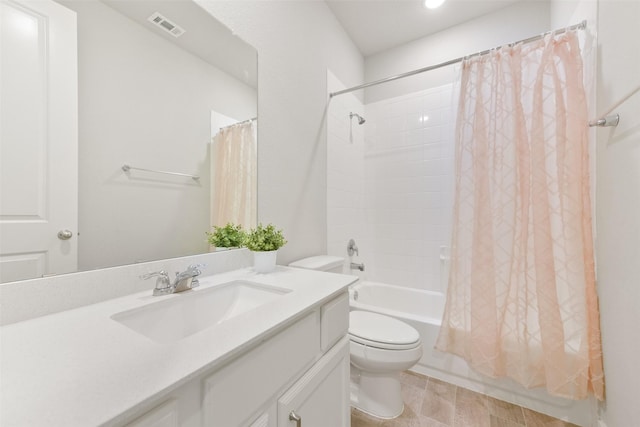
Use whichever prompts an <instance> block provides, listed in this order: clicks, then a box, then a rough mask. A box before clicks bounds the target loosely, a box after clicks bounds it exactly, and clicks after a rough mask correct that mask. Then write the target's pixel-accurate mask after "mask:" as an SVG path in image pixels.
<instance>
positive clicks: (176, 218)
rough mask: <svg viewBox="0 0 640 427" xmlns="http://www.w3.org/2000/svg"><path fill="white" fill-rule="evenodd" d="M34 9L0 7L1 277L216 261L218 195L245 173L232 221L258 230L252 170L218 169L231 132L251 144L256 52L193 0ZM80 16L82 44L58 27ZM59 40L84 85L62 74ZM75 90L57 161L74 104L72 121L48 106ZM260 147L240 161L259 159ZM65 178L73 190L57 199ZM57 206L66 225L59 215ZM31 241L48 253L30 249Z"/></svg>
mask: <svg viewBox="0 0 640 427" xmlns="http://www.w3.org/2000/svg"><path fill="white" fill-rule="evenodd" d="M34 3H39V4H40V5H42V4H44V3H45V2H42V1H39V2H31V1H29V0H8V1H3V2H2V8H3V9H2V38H3V52H2V56H3V58H2V62H3V64H7V63H10V64H14V65H13V68H12V69H11V70H9V71H6V70H5V69H4V68H3V70H2V109H1V110H2V129H3V130H2V165H1V166H2V171H1V172H0V173H1V174H2V176H1V177H0V178H1V180H2V188H1V193H0V196H1V200H0V202H1V203H0V227H2V228H1V229H0V232H2V243H1V247H0V262H1V263H2V265H1V266H0V281H1V282H8V281H15V280H21V279H29V278H34V277H41V276H46V275H49V274H60V273H64V272H72V271H82V270H91V269H96V268H104V267H112V266H118V265H125V264H132V263H137V262H144V261H151V260H158V259H165V258H172V257H178V256H187V255H193V254H198V253H203V252H208V251H209V250H210V247H209V243H208V242H207V236H206V235H205V232H207V231H210V230H211V226H212V225H214V224H216V222H222V221H226V220H228V219H232V217H228V216H224V215H227V214H226V213H224V212H226V211H225V209H223V208H221V207H220V206H221V204H223V203H225V201H224V200H225V199H222V198H220V197H218V196H219V194H217V193H216V191H218V193H219V192H220V190H219V189H217V186H220V185H221V184H222V183H223V182H227V181H228V182H236V183H237V181H238V179H239V178H238V176H237V175H238V174H237V173H235V172H237V170H238V169H243V170H244V169H248V170H253V172H252V173H253V175H249V177H248V178H247V179H249V180H251V181H252V185H253V187H251V190H247V188H248V187H246V185H247V184H246V183H242V185H243V186H244V187H242V188H243V189H242V190H241V193H243V194H247V193H249V196H250V197H248V198H247V200H244V201H242V202H241V203H236V205H235V207H234V209H235V214H234V215H241V214H244V213H245V212H244V211H248V214H247V215H243V220H242V221H243V222H245V225H252V224H250V222H251V221H255V218H256V215H257V214H256V200H255V199H256V198H255V192H256V186H257V184H256V180H257V177H256V176H255V169H256V167H255V164H254V165H252V166H251V167H249V166H246V165H241V166H238V167H236V166H234V164H233V163H231V164H230V163H229V162H228V161H227V162H226V163H225V162H222V163H223V164H225V165H226V167H227V169H226V172H224V173H234V177H233V179H226V178H225V176H224V174H221V169H220V167H219V166H216V163H221V162H220V159H221V158H222V157H224V156H225V155H226V156H227V157H228V158H231V157H234V156H235V154H230V155H229V154H224V153H226V151H224V150H220V149H217V148H216V144H219V145H221V144H222V143H223V142H225V143H226V144H227V145H229V144H233V143H234V142H236V141H237V140H238V139H237V138H236V137H235V136H234V135H231V136H229V135H230V134H231V133H230V132H227V131H229V130H231V129H235V128H243V127H244V128H245V130H246V127H247V126H248V127H249V129H250V131H249V133H250V134H251V135H253V136H254V137H255V136H256V126H257V120H256V117H257V103H256V99H257V52H256V51H255V49H253V48H252V47H251V46H249V45H248V44H246V43H245V42H244V41H242V40H240V39H239V38H238V37H236V36H235V35H233V34H232V33H231V32H230V30H229V29H227V28H226V27H225V26H223V25H222V24H221V23H220V22H218V21H217V20H216V19H215V18H214V17H212V16H211V15H210V14H209V13H208V12H206V11H204V10H203V9H202V8H201V7H199V6H198V5H197V4H196V3H194V2H192V1H190V0H175V1H167V0H159V1H154V0H144V1H142V0H137V1H136V0H83V1H77V0H56V1H55V2H54V1H51V2H50V3H51V5H52V8H51V12H50V11H49V9H47V10H46V11H45V12H42V11H41V10H35V9H34V8H35V7H36V6H35V5H34ZM38 7H40V6H38ZM47 7H48V6H47ZM58 8H60V9H61V10H58ZM69 10H70V11H72V12H70V13H69ZM45 13H46V14H47V16H46V19H40V17H41V16H42V15H43V14H45ZM49 13H51V15H49ZM58 13H60V14H61V15H62V18H61V19H63V20H62V21H61V22H62V24H60V25H57V24H56V22H57V21H56V20H57V19H58V18H57V15H56V14H58ZM74 15H75V17H76V19H77V35H76V34H74V35H71V34H68V33H70V31H69V27H70V26H72V25H69V24H68V23H65V21H64V19H65V17H69V16H74ZM63 40H68V44H69V46H67V52H71V53H70V54H69V55H70V56H73V55H75V54H76V53H77V76H75V75H74V68H73V66H71V67H69V68H68V70H67V69H64V68H62V71H56V70H57V69H56V67H58V66H59V64H58V63H54V62H55V61H59V60H61V59H60V58H66V55H67V54H65V53H63V54H59V53H57V51H56V50H55V49H58V48H60V47H61V46H58V45H60V44H61V42H62V41H63ZM65 43H66V42H65ZM74 43H77V47H76V46H74ZM48 58H54V59H53V61H54V62H52V63H51V64H49V63H46V61H47V60H48ZM66 59H69V58H66ZM71 62H73V61H71ZM3 67H4V65H3ZM20 67H22V68H20ZM56 73H58V74H60V75H61V76H63V80H65V79H66V82H65V81H63V82H62V83H60V84H58V83H57V81H56V80H55V78H56V76H55V74H56ZM67 85H68V87H69V90H67ZM73 85H75V87H77V109H76V110H75V112H76V125H75V126H76V127H75V128H76V129H77V133H78V135H77V148H76V149H73V148H72V149H71V150H69V151H68V152H63V150H58V149H57V148H55V146H54V145H53V144H52V142H51V141H50V139H53V137H54V136H55V135H53V134H54V133H55V132H56V129H55V127H56V126H57V125H58V124H61V123H62V122H65V123H66V122H68V121H69V117H70V116H72V115H73V112H74V106H73V105H72V104H73V102H74V101H73V99H72V100H71V101H69V102H67V104H65V105H66V107H69V111H70V113H66V112H64V111H65V110H63V109H61V108H58V107H57V106H53V105H52V104H51V102H52V101H51V100H52V99H54V98H55V97H56V96H59V95H60V96H62V97H64V95H65V93H66V94H68V93H72V92H73V90H72V89H75V88H72V86H73ZM11 88H15V89H11ZM26 88H29V89H28V91H27V89H26ZM72 98H73V97H72ZM25 99H26V101H25ZM65 102H66V101H65ZM65 102H63V104H64V103H65ZM10 106H11V108H9V107H10ZM66 107H65V108H66ZM71 127H73V125H72V126H71ZM223 131H224V132H223ZM223 133H224V135H222V134H223ZM246 134H247V132H245V133H244V135H245V136H246ZM229 141H230V142H229ZM243 143H244V142H243ZM256 143H257V142H256V141H255V138H254V140H253V142H252V144H253V150H252V153H253V154H252V155H253V158H252V160H247V159H248V157H246V156H245V157H244V158H243V160H242V161H253V162H256V159H255V154H256V153H255V151H256V150H255V146H256ZM225 150H228V148H226V149H225ZM245 151H246V150H245ZM235 157H237V156H235ZM76 158H77V159H76ZM76 160H77V161H76ZM125 165H126V166H127V167H124V168H123V166H125ZM216 168H217V169H216ZM252 168H253V169H252ZM164 172H170V173H164ZM191 175H193V177H192V176H191ZM57 178H60V179H62V178H64V179H66V183H63V184H62V185H61V187H62V188H63V190H64V189H66V190H67V192H68V194H65V193H64V192H63V190H60V191H61V192H57V191H58V190H55V191H54V185H53V184H52V183H51V182H53V181H55V180H56V179H57ZM236 185H240V184H236ZM74 193H75V194H74ZM76 196H77V201H76V200H75V199H74V198H75V197H76ZM57 205H60V206H62V210H63V211H65V212H67V214H65V215H66V217H67V219H62V220H56V221H57V222H56V221H53V220H52V219H51V218H53V217H54V212H53V211H54V209H57V208H56V206H57ZM76 206H77V210H76V209H75V207H76ZM220 212H223V213H220ZM223 217H224V218H223ZM76 218H77V223H74V221H76ZM244 218H246V220H245V219H244ZM66 221H68V222H66ZM45 223H51V224H49V229H45V228H42V227H41V226H42V225H43V224H45ZM12 227H13V228H12ZM29 227H31V228H29ZM34 227H36V228H35V229H34ZM38 227H40V228H38ZM34 230H35V231H34ZM32 235H33V236H36V237H38V238H40V240H42V241H44V244H45V245H46V244H48V245H49V246H51V247H53V249H42V248H39V247H29V246H27V244H26V243H25V241H26V240H28V239H29V238H30V236H32ZM41 243H42V242H41ZM41 243H38V244H41ZM52 251H53V252H56V251H57V252H58V254H55V253H53V252H52ZM57 258H67V261H69V260H71V262H67V263H66V264H64V263H63V264H64V265H63V266H61V267H57V266H56V265H55V264H56V262H57Z"/></svg>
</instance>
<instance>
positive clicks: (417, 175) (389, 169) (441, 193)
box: [364, 84, 454, 291]
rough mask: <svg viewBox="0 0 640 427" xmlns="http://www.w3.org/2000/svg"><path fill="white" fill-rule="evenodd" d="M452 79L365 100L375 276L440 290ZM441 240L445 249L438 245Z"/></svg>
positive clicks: (449, 194) (448, 196)
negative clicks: (425, 87)
mask: <svg viewBox="0 0 640 427" xmlns="http://www.w3.org/2000/svg"><path fill="white" fill-rule="evenodd" d="M453 105H454V99H453V85H451V84H449V85H444V86H440V87H435V88H431V89H427V90H422V91H419V92H415V93H412V94H409V95H403V96H400V97H396V98H390V99H387V100H384V101H379V102H376V103H373V104H367V105H366V106H365V112H366V115H367V117H368V118H369V121H368V122H367V123H366V124H365V161H364V164H365V210H366V216H365V218H366V227H367V235H368V236H369V237H370V238H371V240H372V241H371V251H372V253H371V255H372V256H373V261H374V262H373V265H372V266H371V268H370V272H371V275H370V276H369V277H371V278H373V280H375V281H379V282H384V283H391V284H394V285H400V286H408V287H412V288H418V289H424V290H432V291H444V290H445V287H446V269H447V267H448V265H447V264H446V263H444V262H441V259H440V253H441V250H445V251H446V247H448V245H449V239H450V230H451V202H452V199H453V185H452V184H453V125H454V120H453V111H452V110H453V108H452V106H453ZM441 248H444V249H441Z"/></svg>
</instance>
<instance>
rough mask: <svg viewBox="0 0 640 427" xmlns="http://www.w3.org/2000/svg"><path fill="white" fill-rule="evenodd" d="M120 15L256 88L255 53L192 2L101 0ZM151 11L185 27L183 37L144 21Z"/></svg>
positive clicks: (256, 68) (250, 47) (256, 67)
mask: <svg viewBox="0 0 640 427" xmlns="http://www.w3.org/2000/svg"><path fill="white" fill-rule="evenodd" d="M102 1H103V3H105V4H107V5H109V6H111V7H112V8H113V9H116V10H117V11H118V12H120V13H121V14H123V15H125V16H127V17H129V18H130V19H132V20H134V21H136V22H138V23H139V24H140V25H142V26H143V27H144V28H147V29H148V30H149V31H152V32H154V33H156V34H158V35H159V36H160V37H163V38H165V39H166V40H168V41H170V42H171V43H175V44H177V45H178V46H180V47H181V48H182V49H184V50H187V51H189V52H191V53H192V54H194V55H196V56H198V57H200V58H201V59H202V60H204V61H206V62H208V63H210V64H211V65H213V66H215V67H217V68H219V69H221V70H222V71H224V72H226V73H227V74H230V75H232V76H233V77H235V78H236V79H238V80H240V81H242V82H243V83H245V84H247V85H249V86H251V87H253V88H255V87H257V81H258V76H257V74H258V63H257V61H258V58H257V52H256V50H255V49H254V48H253V47H252V46H250V45H249V44H247V43H245V42H244V41H243V40H241V39H240V38H238V37H237V36H236V35H234V34H232V33H231V31H230V30H229V29H228V28H227V27H225V26H224V25H223V24H221V23H220V22H219V21H218V20H216V19H215V18H214V17H213V16H211V15H210V14H209V13H205V12H203V11H202V9H201V8H200V6H199V5H197V4H196V3H195V2H192V1H166V0H144V1H121V0H102ZM154 12H159V13H160V14H162V15H163V16H165V17H166V18H168V19H169V20H171V21H173V22H174V23H175V24H177V25H179V26H180V27H182V28H184V29H185V30H186V31H185V33H184V34H183V35H181V36H180V37H178V38H175V37H173V36H171V35H170V34H168V33H167V32H165V31H163V30H161V29H159V28H158V27H156V26H154V25H152V24H150V23H149V21H147V18H149V16H151V14H153V13H154Z"/></svg>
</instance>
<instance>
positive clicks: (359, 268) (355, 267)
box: [351, 262, 364, 271]
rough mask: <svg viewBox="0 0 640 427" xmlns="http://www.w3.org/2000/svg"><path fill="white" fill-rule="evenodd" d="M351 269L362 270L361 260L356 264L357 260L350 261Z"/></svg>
mask: <svg viewBox="0 0 640 427" xmlns="http://www.w3.org/2000/svg"><path fill="white" fill-rule="evenodd" d="M351 269H352V270H356V269H357V270H360V271H364V263H363V262H361V263H359V264H358V263H357V262H352V263H351Z"/></svg>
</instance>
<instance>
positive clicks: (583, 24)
mask: <svg viewBox="0 0 640 427" xmlns="http://www.w3.org/2000/svg"><path fill="white" fill-rule="evenodd" d="M585 28H587V21H586V20H584V21H582V22H580V23H579V24H575V25H570V26H568V27H564V28H559V29H557V30H553V31H547V32H546V33H542V34H539V35H537V36H533V37H529V38H526V39H522V40H518V41H517V42H512V43H509V44H506V45H503V46H498V47H495V48H493V49H487V50H483V51H480V52H476V53H473V54H471V55H465V56H461V57H460V58H456V59H452V60H450V61H446V62H441V63H440V64H436V65H431V66H428V67H424V68H419V69H417V70H413V71H407V72H406V73H402V74H398V75H396V76H392V77H386V78H384V79H380V80H375V81H373V82H369V83H364V84H361V85H358V86H353V87H350V88H348V89H343V90H339V91H337V92H331V93H329V98H333V97H334V96H336V95H342V94H343V93H349V92H353V91H356V90H359V89H365V88H368V87H370V86H376V85H379V84H382V83H387V82H392V81H394V80H398V79H403V78H405V77H410V76H415V75H416V74H420V73H424V72H426V71H431V70H435V69H437V68H442V67H446V66H448V65H453V64H456V63H458V62H462V60H464V59H468V58H472V57H474V56H482V55H486V54H487V53H490V52H492V51H494V50H497V49H501V48H502V47H504V46H515V45H517V44H520V43H531V42H534V41H536V40H540V39H541V38H543V37H546V36H548V35H550V34H551V35H554V36H555V35H558V34H563V33H566V32H567V31H571V30H584V29H585Z"/></svg>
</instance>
